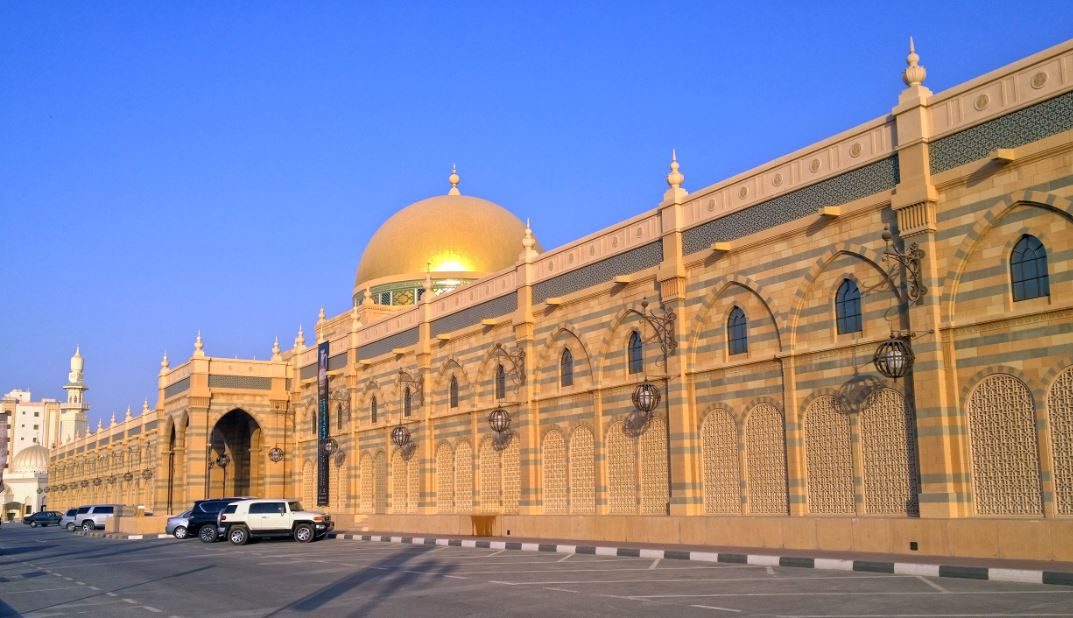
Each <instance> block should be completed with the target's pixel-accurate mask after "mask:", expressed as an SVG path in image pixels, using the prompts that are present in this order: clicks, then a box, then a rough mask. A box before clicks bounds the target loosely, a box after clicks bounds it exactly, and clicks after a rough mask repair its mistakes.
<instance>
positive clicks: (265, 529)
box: [220, 499, 335, 545]
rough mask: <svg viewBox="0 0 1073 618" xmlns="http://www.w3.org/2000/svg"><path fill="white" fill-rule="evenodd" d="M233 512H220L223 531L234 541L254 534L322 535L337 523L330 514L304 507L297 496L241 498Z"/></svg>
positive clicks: (299, 537)
mask: <svg viewBox="0 0 1073 618" xmlns="http://www.w3.org/2000/svg"><path fill="white" fill-rule="evenodd" d="M233 506H234V507H235V509H234V513H221V514H220V534H221V535H222V536H224V537H225V538H227V540H229V541H231V544H232V545H243V544H245V543H246V541H248V540H250V539H251V538H263V537H287V536H289V537H294V540H296V541H298V542H299V543H309V542H310V541H315V540H317V539H320V538H323V537H324V536H325V535H327V534H328V533H329V532H331V531H332V529H333V528H334V527H335V523H334V522H333V521H332V518H331V516H330V515H326V514H324V513H319V512H314V511H304V510H302V505H301V504H299V502H298V501H297V500H278V499H277V500H242V501H241V502H236V503H235V504H234V505H233Z"/></svg>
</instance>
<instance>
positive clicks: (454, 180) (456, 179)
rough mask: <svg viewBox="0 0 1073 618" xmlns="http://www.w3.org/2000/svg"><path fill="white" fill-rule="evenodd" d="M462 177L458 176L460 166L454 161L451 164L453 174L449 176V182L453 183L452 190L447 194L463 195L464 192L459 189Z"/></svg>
mask: <svg viewBox="0 0 1073 618" xmlns="http://www.w3.org/2000/svg"><path fill="white" fill-rule="evenodd" d="M461 180H462V179H461V178H459V177H458V168H457V167H456V166H455V164H454V163H452V164H451V175H450V176H448V177H447V182H449V183H451V190H450V191H448V192H447V195H462V192H461V191H459V190H458V183H459V182H460V181H461Z"/></svg>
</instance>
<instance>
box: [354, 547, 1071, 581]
mask: <svg viewBox="0 0 1073 618" xmlns="http://www.w3.org/2000/svg"><path fill="white" fill-rule="evenodd" d="M333 538H336V539H340V540H352V541H374V542H381V543H404V544H409V545H445V546H450V547H472V548H476V549H506V550H517V551H531V552H548V553H557V554H589V555H595V556H619V557H627V558H652V559H656V558H662V559H664V560H691V561H695V562H722V563H727V564H753V565H758V566H782V567H799V568H805V569H826V570H834V571H866V572H869V573H891V574H896V575H924V576H927V577H958V578H967V579H986V580H990V581H1000V582H1017V583H1022V584H1054V585H1059V586H1073V573H1068V572H1063V571H1041V570H1029V569H1001V568H994V567H977V566H964V565H945V564H921V563H918V562H880V561H874V560H839V559H835V558H813V557H809V556H801V555H794V556H777V555H770V554H735V553H715V552H703V551H684V550H677V549H643V548H639V547H617V546H602V545H559V544H555V543H521V542H516V541H478V540H471V539H440V538H435V537H419V536H414V537H410V536H387V535H376V534H372V535H370V534H337V535H334V537H333Z"/></svg>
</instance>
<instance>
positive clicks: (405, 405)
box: [402, 386, 413, 416]
mask: <svg viewBox="0 0 1073 618" xmlns="http://www.w3.org/2000/svg"><path fill="white" fill-rule="evenodd" d="M411 412H413V395H411V394H410V387H409V386H407V387H406V390H405V391H403V393H402V415H403V416H410V413H411Z"/></svg>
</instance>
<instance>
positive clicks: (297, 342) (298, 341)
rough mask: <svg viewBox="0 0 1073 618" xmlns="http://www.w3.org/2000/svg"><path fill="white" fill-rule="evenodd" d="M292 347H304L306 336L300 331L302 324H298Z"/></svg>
mask: <svg viewBox="0 0 1073 618" xmlns="http://www.w3.org/2000/svg"><path fill="white" fill-rule="evenodd" d="M294 347H296V348H304V347H306V336H305V334H304V333H302V325H301V324H299V325H298V336H297V337H295V338H294Z"/></svg>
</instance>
